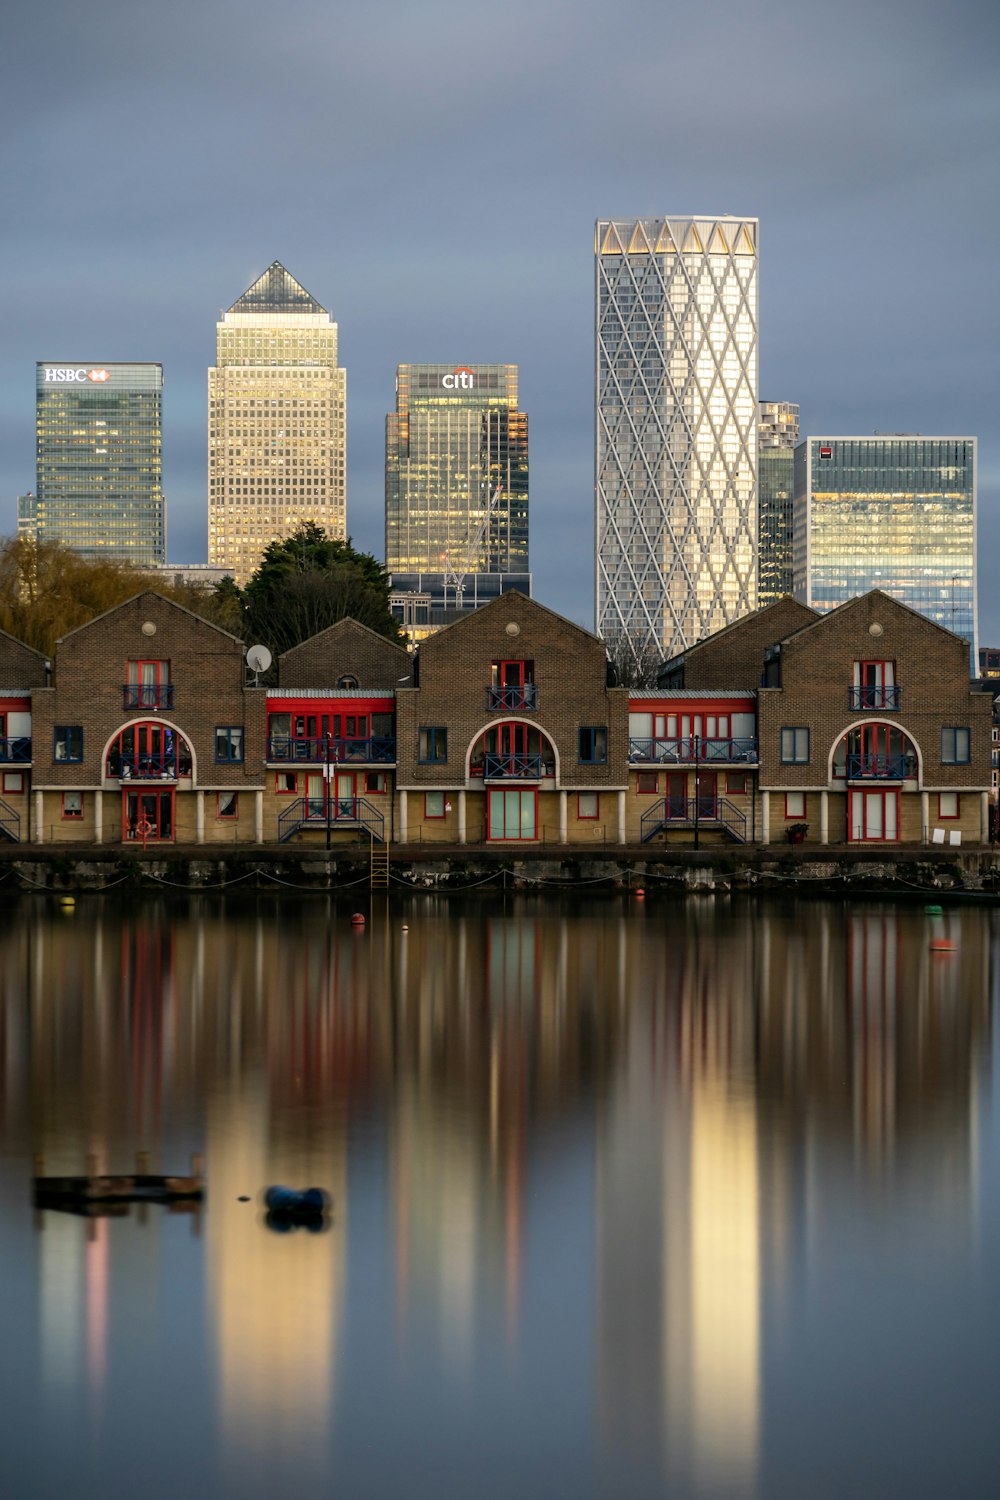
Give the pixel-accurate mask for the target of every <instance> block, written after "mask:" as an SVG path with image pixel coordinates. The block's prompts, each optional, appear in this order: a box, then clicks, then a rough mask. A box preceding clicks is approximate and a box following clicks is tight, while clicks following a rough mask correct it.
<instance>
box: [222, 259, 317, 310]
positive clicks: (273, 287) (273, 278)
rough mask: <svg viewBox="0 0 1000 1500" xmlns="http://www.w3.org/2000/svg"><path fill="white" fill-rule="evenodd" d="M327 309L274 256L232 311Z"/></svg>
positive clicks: (233, 306)
mask: <svg viewBox="0 0 1000 1500" xmlns="http://www.w3.org/2000/svg"><path fill="white" fill-rule="evenodd" d="M326 310H327V309H326V308H325V307H323V306H322V305H321V304H320V303H319V302H317V301H316V298H315V297H313V296H312V295H311V294H310V293H309V292H307V291H306V289H305V287H304V286H302V284H301V283H300V282H298V281H296V280H295V277H294V276H293V275H292V274H291V272H289V271H286V270H285V268H284V266H283V265H282V264H281V261H280V260H272V262H271V264H270V265H269V266H268V268H267V270H266V271H265V272H264V274H263V276H258V278H257V280H256V281H255V282H254V284H253V286H250V287H247V289H246V291H245V292H244V293H243V296H242V297H239V298H237V300H236V301H235V302H234V303H233V305H232V307H231V308H230V309H229V311H230V312H231V313H325V312H326Z"/></svg>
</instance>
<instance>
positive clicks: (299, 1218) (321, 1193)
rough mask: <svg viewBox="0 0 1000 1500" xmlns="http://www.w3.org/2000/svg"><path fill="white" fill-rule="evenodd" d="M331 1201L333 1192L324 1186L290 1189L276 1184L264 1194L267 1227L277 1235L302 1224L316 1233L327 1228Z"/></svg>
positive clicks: (302, 1226)
mask: <svg viewBox="0 0 1000 1500" xmlns="http://www.w3.org/2000/svg"><path fill="white" fill-rule="evenodd" d="M331 1201H332V1200H331V1198H330V1194H329V1193H328V1192H326V1191H325V1190H324V1189H323V1188H318V1187H308V1188H290V1187H281V1186H278V1185H277V1184H276V1185H275V1186H273V1187H269V1188H268V1189H267V1190H266V1191H265V1193H264V1207H265V1208H266V1209H267V1214H266V1223H267V1227H268V1229H273V1230H274V1231H275V1233H276V1234H287V1233H288V1232H289V1230H292V1229H298V1228H300V1227H301V1228H305V1229H308V1230H310V1231H311V1232H312V1233H313V1234H316V1233H318V1232H319V1230H321V1229H324V1228H325V1227H326V1223H327V1216H328V1214H329V1210H330V1204H331Z"/></svg>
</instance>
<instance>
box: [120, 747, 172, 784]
mask: <svg viewBox="0 0 1000 1500" xmlns="http://www.w3.org/2000/svg"><path fill="white" fill-rule="evenodd" d="M107 764H108V775H109V776H116V777H117V778H118V779H119V780H120V781H176V780H177V777H178V775H180V776H190V775H191V762H190V760H189V759H187V758H186V757H184V756H178V754H177V751H176V750H169V751H164V752H162V753H160V754H153V753H151V752H150V753H146V752H143V751H123V752H122V753H121V754H112V755H109V756H108V762H107Z"/></svg>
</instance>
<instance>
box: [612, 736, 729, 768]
mask: <svg viewBox="0 0 1000 1500" xmlns="http://www.w3.org/2000/svg"><path fill="white" fill-rule="evenodd" d="M628 758H629V760H630V761H631V762H632V763H633V764H640V765H641V764H649V765H662V764H663V763H664V762H666V763H667V764H668V765H671V764H672V765H678V764H686V763H688V762H693V761H696V760H697V761H698V762H699V763H701V762H704V761H721V762H722V763H723V764H728V765H747V764H752V765H756V763H757V741H756V740H755V739H733V738H731V737H727V738H725V739H703V738H702V737H701V736H700V735H692V736H690V737H688V738H686V739H630V740H629V742H628Z"/></svg>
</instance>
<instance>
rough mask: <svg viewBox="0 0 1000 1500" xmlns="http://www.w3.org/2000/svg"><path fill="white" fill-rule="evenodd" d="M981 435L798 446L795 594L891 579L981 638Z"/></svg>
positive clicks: (842, 592) (932, 611)
mask: <svg viewBox="0 0 1000 1500" xmlns="http://www.w3.org/2000/svg"><path fill="white" fill-rule="evenodd" d="M976 462H977V460H976V439H975V438H972V437H957V438H956V437H922V436H920V435H919V434H916V433H875V434H874V435H873V436H871V437H810V438H806V439H805V441H804V442H802V443H800V444H799V446H798V447H797V448H796V450H795V513H794V570H795V597H796V598H797V599H801V600H802V601H803V602H804V603H806V604H809V605H811V606H812V608H813V609H820V610H827V609H834V608H835V607H836V606H837V605H838V604H842V603H843V602H844V600H845V599H853V598H854V597H855V596H856V595H858V594H865V593H867V592H868V590H869V589H884V590H885V592H886V593H887V594H891V595H892V596H893V597H894V598H896V599H901V600H902V601H903V603H904V604H908V605H910V607H911V608H912V609H916V610H919V611H920V613H921V614H924V615H927V616H928V617H929V618H930V619H932V620H936V621H937V623H938V624H939V625H943V626H944V627H945V628H946V629H947V630H953V631H955V633H956V634H957V635H961V636H964V637H965V639H966V640H967V641H968V642H969V644H970V646H971V647H972V648H973V660H975V648H976V644H977V625H976V613H977V592H976V487H977V473H976Z"/></svg>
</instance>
